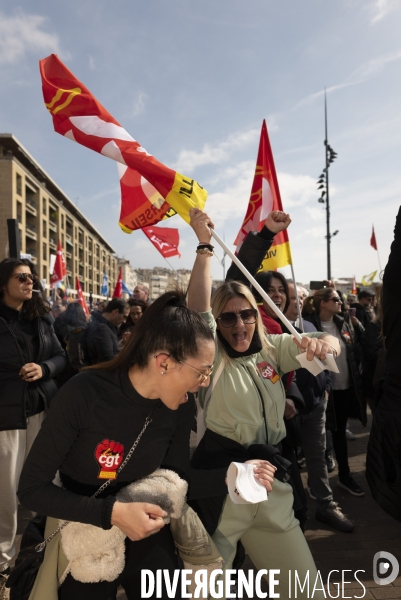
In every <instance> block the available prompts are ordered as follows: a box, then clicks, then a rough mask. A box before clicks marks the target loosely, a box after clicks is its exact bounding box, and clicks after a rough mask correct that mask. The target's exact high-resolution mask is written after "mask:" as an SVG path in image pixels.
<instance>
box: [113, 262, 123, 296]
mask: <svg viewBox="0 0 401 600" xmlns="http://www.w3.org/2000/svg"><path fill="white" fill-rule="evenodd" d="M112 297H113V298H122V297H123V268H122V267H120V270H119V272H118V279H117V283H116V287H115V289H114V292H113V296H112Z"/></svg>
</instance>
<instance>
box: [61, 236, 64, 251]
mask: <svg viewBox="0 0 401 600" xmlns="http://www.w3.org/2000/svg"><path fill="white" fill-rule="evenodd" d="M61 245H62V246H63V248H64V233H62V234H61Z"/></svg>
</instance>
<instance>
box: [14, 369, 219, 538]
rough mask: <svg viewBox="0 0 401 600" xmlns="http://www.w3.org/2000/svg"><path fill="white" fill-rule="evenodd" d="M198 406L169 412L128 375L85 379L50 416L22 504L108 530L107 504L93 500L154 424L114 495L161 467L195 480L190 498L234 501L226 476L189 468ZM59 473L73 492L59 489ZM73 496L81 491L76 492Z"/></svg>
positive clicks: (24, 483)
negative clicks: (220, 497) (216, 497)
mask: <svg viewBox="0 0 401 600" xmlns="http://www.w3.org/2000/svg"><path fill="white" fill-rule="evenodd" d="M194 410H195V407H194V401H193V399H191V400H189V401H188V402H187V403H185V404H182V405H180V407H179V408H178V409H177V410H170V409H169V408H167V407H166V406H165V405H164V404H163V403H162V402H161V401H160V400H149V399H146V398H143V397H142V396H140V395H139V394H138V393H137V392H136V390H135V389H134V387H133V386H132V384H131V382H130V379H129V377H128V373H126V372H121V371H96V370H95V371H86V372H83V373H80V374H79V375H76V376H75V377H73V378H72V379H71V380H70V381H68V382H67V383H66V384H65V385H64V386H63V388H62V389H61V390H60V391H59V392H58V394H57V395H56V396H55V397H54V398H53V400H52V403H51V406H50V410H49V411H48V414H47V417H46V419H45V421H44V423H43V425H42V429H41V430H40V432H39V434H38V436H37V438H36V440H35V442H34V445H33V447H32V450H31V452H30V454H29V456H28V458H27V460H26V462H25V465H24V469H23V471H22V474H21V479H20V485H19V492H18V494H19V498H20V500H21V503H22V504H24V505H25V506H26V507H27V508H29V509H31V510H34V511H37V512H40V513H42V514H45V515H48V516H52V517H56V518H60V519H66V520H71V521H79V522H82V523H90V524H93V525H97V526H101V524H102V511H103V506H104V499H102V498H95V499H92V498H90V497H89V496H90V495H92V494H93V493H94V492H95V491H96V490H97V489H98V488H99V487H100V486H101V484H102V483H104V482H105V481H106V480H107V479H108V478H110V477H115V476H116V471H117V469H118V467H119V465H120V464H121V462H122V461H123V460H124V458H125V457H126V455H127V453H128V451H129V450H130V448H131V446H132V445H133V443H134V441H135V440H136V438H137V436H138V434H139V433H140V431H141V430H142V428H143V425H144V423H145V420H146V417H148V416H149V415H152V422H151V423H150V425H149V426H148V428H147V430H146V431H145V433H144V434H143V437H142V438H141V440H140V442H139V444H138V446H137V448H136V450H135V452H134V453H133V455H132V457H131V459H130V460H129V462H128V463H127V465H126V466H125V467H124V469H123V470H122V472H121V474H120V475H118V477H116V479H115V481H113V482H112V484H111V485H110V486H109V487H108V492H107V494H108V495H115V493H116V492H117V491H118V489H120V488H121V487H122V486H124V485H127V484H128V483H130V482H132V481H135V480H137V479H141V478H142V477H145V476H147V475H149V474H150V473H152V472H153V471H155V470H156V469H157V468H159V467H160V466H163V467H169V468H172V469H173V470H175V471H176V472H177V473H178V474H179V475H181V476H184V477H185V478H187V479H188V480H189V483H190V488H189V494H188V495H189V497H204V496H207V495H210V489H213V490H215V493H216V495H218V494H222V493H227V488H226V487H225V483H224V477H225V470H224V469H216V470H213V471H203V470H200V471H196V472H195V470H193V469H190V467H189V437H190V431H191V425H192V422H193V418H194ZM57 470H60V475H61V479H62V481H63V483H64V486H65V487H66V488H67V489H63V488H59V487H57V486H55V485H53V484H52V481H53V479H54V476H55V474H56V472H57ZM72 490H74V491H72Z"/></svg>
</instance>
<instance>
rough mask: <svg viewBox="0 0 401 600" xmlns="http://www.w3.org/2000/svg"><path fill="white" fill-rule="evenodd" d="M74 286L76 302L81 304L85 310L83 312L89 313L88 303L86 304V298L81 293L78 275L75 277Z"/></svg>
mask: <svg viewBox="0 0 401 600" xmlns="http://www.w3.org/2000/svg"><path fill="white" fill-rule="evenodd" d="M75 287H76V289H77V302H78V304H80V305H81V306H82V308H83V309H84V311H85V314H86V315H89V308H88V305H87V304H86V300H85V298H84V295H83V293H82V288H81V283H80V281H79V279H78V277H75Z"/></svg>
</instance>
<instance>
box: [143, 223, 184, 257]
mask: <svg viewBox="0 0 401 600" xmlns="http://www.w3.org/2000/svg"><path fill="white" fill-rule="evenodd" d="M142 231H143V233H144V234H145V235H146V237H148V238H149V239H150V241H151V242H152V244H153V245H154V247H155V248H156V249H157V250H158V251H159V252H160V254H161V255H162V256H163V257H164V258H168V257H170V256H178V257H179V258H181V254H180V253H179V252H178V244H179V243H180V234H179V233H178V229H172V228H171V227H155V226H153V227H145V228H144V229H142Z"/></svg>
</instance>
